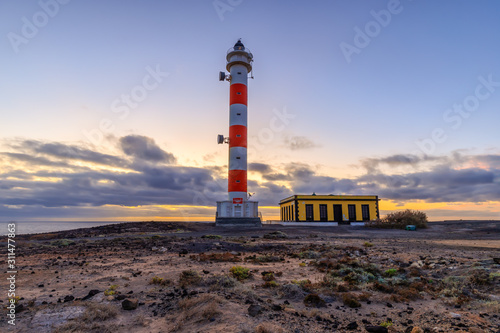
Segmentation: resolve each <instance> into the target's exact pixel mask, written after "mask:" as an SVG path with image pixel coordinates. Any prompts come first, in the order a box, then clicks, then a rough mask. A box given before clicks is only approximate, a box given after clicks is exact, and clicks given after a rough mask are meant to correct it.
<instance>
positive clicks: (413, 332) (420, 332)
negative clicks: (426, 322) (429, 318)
mask: <svg viewBox="0 0 500 333" xmlns="http://www.w3.org/2000/svg"><path fill="white" fill-rule="evenodd" d="M411 333H424V330H423V329H421V328H420V327H418V326H415V327H413V329H412V330H411Z"/></svg>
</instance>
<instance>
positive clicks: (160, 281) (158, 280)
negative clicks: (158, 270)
mask: <svg viewBox="0 0 500 333" xmlns="http://www.w3.org/2000/svg"><path fill="white" fill-rule="evenodd" d="M170 283H171V281H170V280H167V279H164V278H161V277H159V276H154V277H153V278H152V279H151V281H149V284H159V285H161V286H166V285H169V284H170Z"/></svg>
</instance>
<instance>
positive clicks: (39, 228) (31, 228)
mask: <svg viewBox="0 0 500 333" xmlns="http://www.w3.org/2000/svg"><path fill="white" fill-rule="evenodd" d="M9 223H15V224H16V234H17V235H24V234H38V233H43V232H55V231H63V230H72V229H79V228H92V227H97V226H100V225H106V224H116V223H123V222H121V221H119V222H110V221H92V222H54V221H37V222H17V221H14V222H0V235H2V236H3V235H6V234H7V233H8V230H7V225H8V224H9Z"/></svg>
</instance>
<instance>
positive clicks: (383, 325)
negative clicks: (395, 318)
mask: <svg viewBox="0 0 500 333" xmlns="http://www.w3.org/2000/svg"><path fill="white" fill-rule="evenodd" d="M380 326H382V327H385V328H387V327H389V326H392V321H389V320H388V321H383V322H381V323H380Z"/></svg>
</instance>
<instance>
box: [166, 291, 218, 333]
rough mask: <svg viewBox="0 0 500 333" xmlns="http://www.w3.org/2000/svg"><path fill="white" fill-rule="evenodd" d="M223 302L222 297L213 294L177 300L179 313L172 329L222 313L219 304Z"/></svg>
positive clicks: (206, 319)
mask: <svg viewBox="0 0 500 333" xmlns="http://www.w3.org/2000/svg"><path fill="white" fill-rule="evenodd" d="M223 302H224V300H223V299H222V298H220V297H219V296H217V295H213V294H203V295H201V296H199V297H193V298H186V299H183V300H181V301H179V303H178V306H179V308H180V310H181V313H180V314H179V315H178V316H177V318H178V319H177V321H176V323H175V327H174V331H175V330H179V329H181V328H182V327H183V326H184V325H185V324H187V323H199V322H203V321H208V320H210V319H211V318H215V317H216V316H217V315H219V314H221V313H222V312H221V310H220V309H219V304H222V303H223Z"/></svg>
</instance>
